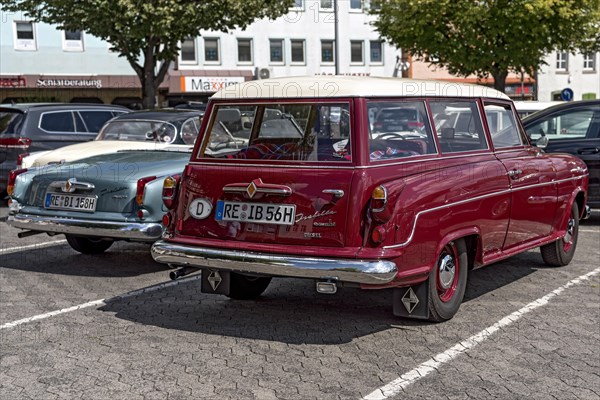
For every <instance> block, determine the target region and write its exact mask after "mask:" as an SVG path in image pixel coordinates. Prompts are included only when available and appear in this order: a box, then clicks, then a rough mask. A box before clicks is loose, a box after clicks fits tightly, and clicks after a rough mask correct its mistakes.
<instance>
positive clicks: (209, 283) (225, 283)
mask: <svg viewBox="0 0 600 400" xmlns="http://www.w3.org/2000/svg"><path fill="white" fill-rule="evenodd" d="M201 282H202V284H201V285H200V290H201V291H202V293H209V294H222V295H225V296H229V290H230V287H231V273H230V272H229V271H217V270H210V269H202V278H201Z"/></svg>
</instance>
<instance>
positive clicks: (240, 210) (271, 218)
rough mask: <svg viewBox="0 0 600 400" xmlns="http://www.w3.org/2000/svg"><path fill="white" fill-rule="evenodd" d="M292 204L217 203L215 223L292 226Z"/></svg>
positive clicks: (293, 219) (294, 207)
mask: <svg viewBox="0 0 600 400" xmlns="http://www.w3.org/2000/svg"><path fill="white" fill-rule="evenodd" d="M295 216H296V206H295V205H293V204H268V203H243V202H238V201H223V200H220V201H217V212H216V217H215V218H216V220H217V221H240V222H256V223H260V224H277V225H294V221H295Z"/></svg>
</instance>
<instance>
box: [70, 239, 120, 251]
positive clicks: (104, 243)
mask: <svg viewBox="0 0 600 400" xmlns="http://www.w3.org/2000/svg"><path fill="white" fill-rule="evenodd" d="M65 236H66V238H67V242H68V243H69V245H70V246H71V247H72V248H73V250H75V251H78V252H80V253H82V254H100V253H104V252H105V251H106V250H108V248H109V247H110V246H112V244H113V241H112V240H102V239H93V238H86V237H81V236H72V235H65Z"/></svg>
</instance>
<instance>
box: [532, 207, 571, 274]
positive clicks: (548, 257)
mask: <svg viewBox="0 0 600 400" xmlns="http://www.w3.org/2000/svg"><path fill="white" fill-rule="evenodd" d="M566 229H567V232H566V233H565V235H564V236H563V237H562V238H561V239H558V240H556V241H554V242H552V243H549V244H546V245H544V246H542V247H540V251H541V253H542V258H543V259H544V262H545V263H546V264H547V265H549V266H551V267H563V266H565V265H567V264H569V263H570V262H571V260H572V259H573V256H574V255H575V248H576V247H577V237H578V236H579V206H577V203H576V202H573V206H572V207H571V214H570V215H569V220H568V221H567V227H566Z"/></svg>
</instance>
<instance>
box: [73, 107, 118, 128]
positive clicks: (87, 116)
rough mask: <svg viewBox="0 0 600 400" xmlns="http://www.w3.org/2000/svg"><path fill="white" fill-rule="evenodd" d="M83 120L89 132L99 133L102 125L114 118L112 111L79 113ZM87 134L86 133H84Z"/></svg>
mask: <svg viewBox="0 0 600 400" xmlns="http://www.w3.org/2000/svg"><path fill="white" fill-rule="evenodd" d="M78 113H79V115H80V116H81V119H82V120H83V122H84V123H85V126H86V128H87V132H92V133H98V132H100V128H102V125H104V124H105V123H106V121H108V120H109V119H111V118H113V114H112V112H110V111H91V110H90V111H78ZM84 132H85V131H84Z"/></svg>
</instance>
